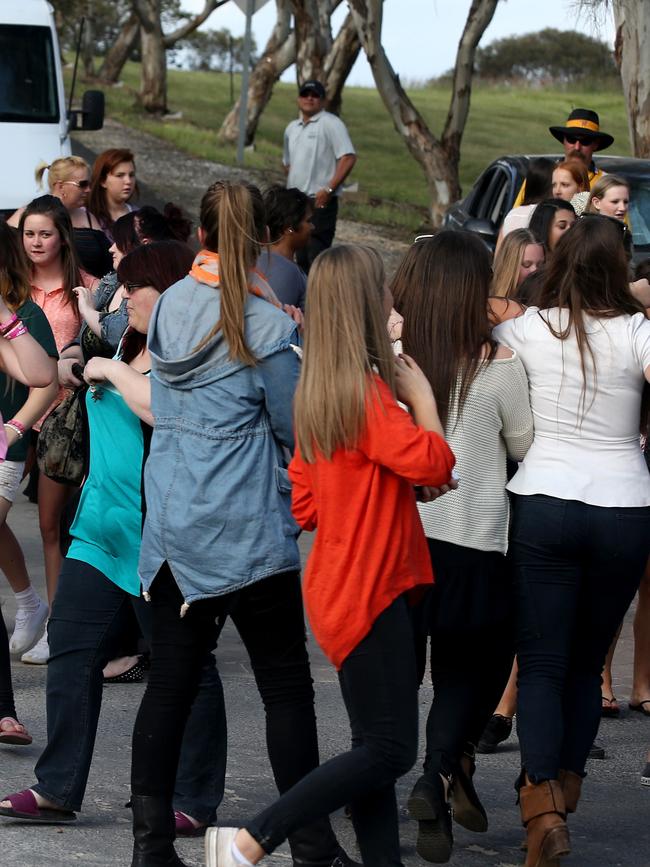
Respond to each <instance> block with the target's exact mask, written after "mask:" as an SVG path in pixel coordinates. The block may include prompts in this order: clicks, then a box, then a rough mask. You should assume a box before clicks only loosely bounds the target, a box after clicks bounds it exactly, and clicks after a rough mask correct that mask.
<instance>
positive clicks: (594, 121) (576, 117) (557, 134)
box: [548, 108, 614, 151]
mask: <svg viewBox="0 0 650 867" xmlns="http://www.w3.org/2000/svg"><path fill="white" fill-rule="evenodd" d="M548 131H549V132H550V134H551V135H552V136H553V137H554V138H556V139H557V140H558V141H561V142H563V141H564V137H565V136H567V135H576V134H579V135H581V136H584V137H585V138H589V139H592V140H596V139H598V145H597V147H596V150H597V151H604V150H605V148H608V147H609V146H610V145H612V144H614V136H613V135H609V133H606V132H602V131H601V129H600V120H599V118H598V115H597V114H596V112H595V111H590V110H589V109H588V108H574V109H573V111H572V112H571V114H570V115H569V117H568V118H567V122H566V126H549V128H548Z"/></svg>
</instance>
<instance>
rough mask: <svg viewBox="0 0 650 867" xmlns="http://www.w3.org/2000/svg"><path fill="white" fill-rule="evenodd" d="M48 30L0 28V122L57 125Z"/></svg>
mask: <svg viewBox="0 0 650 867" xmlns="http://www.w3.org/2000/svg"><path fill="white" fill-rule="evenodd" d="M58 120H59V100H58V95H57V81H56V69H55V65H54V50H53V46H52V36H51V33H50V29H49V27H34V26H28V25H24V24H0V121H5V122H7V121H9V122H16V123H58Z"/></svg>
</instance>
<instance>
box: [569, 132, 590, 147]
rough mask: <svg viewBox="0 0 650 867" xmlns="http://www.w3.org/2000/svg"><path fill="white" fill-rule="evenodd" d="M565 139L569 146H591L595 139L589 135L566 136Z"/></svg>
mask: <svg viewBox="0 0 650 867" xmlns="http://www.w3.org/2000/svg"><path fill="white" fill-rule="evenodd" d="M564 138H565V141H567V142H568V143H569V144H576V143H577V142H580V144H583V145H589V144H592V143H593V141H594V140H593V138H591V136H588V135H566V134H565V136H564Z"/></svg>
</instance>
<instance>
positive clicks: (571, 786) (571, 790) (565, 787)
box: [557, 770, 582, 813]
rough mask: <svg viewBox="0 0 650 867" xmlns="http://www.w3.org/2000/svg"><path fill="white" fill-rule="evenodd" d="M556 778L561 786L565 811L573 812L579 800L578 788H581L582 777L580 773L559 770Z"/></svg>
mask: <svg viewBox="0 0 650 867" xmlns="http://www.w3.org/2000/svg"><path fill="white" fill-rule="evenodd" d="M557 778H558V780H559V783H560V786H562V794H563V795H564V804H565V806H566V811H567V813H575V811H576V809H577V808H578V801H579V800H580V790H581V789H582V777H581V776H580V774H574V773H573V771H564V770H560V771H559V772H558V775H557Z"/></svg>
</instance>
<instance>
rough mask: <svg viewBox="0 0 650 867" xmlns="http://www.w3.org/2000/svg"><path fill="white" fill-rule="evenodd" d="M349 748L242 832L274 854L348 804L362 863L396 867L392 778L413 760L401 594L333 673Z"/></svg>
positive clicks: (412, 695) (412, 689)
mask: <svg viewBox="0 0 650 867" xmlns="http://www.w3.org/2000/svg"><path fill="white" fill-rule="evenodd" d="M339 682H340V685H341V692H342V693H343V699H344V701H345V705H346V708H347V711H348V716H349V718H350V726H351V729H352V735H353V748H352V749H351V750H349V751H348V752H345V753H341V755H338V756H336V757H335V758H333V759H330V760H329V761H327V762H325V763H324V764H322V765H321V766H320V767H319V768H316V769H315V770H313V771H312V772H311V773H310V774H308V775H307V776H306V777H305V778H304V779H303V780H301V781H300V782H299V783H297V785H295V786H294V787H293V788H292V789H291V790H290V791H288V792H287V793H286V794H285V795H283V796H282V797H281V798H280V799H279V800H277V801H276V802H275V803H274V804H272V805H271V806H270V807H269V808H268V809H266V810H264V811H263V812H262V813H260V814H259V815H258V816H257V817H256V818H255V819H254V820H253V821H252V822H249V823H247V825H246V828H247V830H248V831H249V833H250V834H252V836H253V837H254V838H255V839H256V840H257V841H258V842H259V844H260V846H262V848H263V849H264V850H265V851H266V852H272V851H273V850H274V849H275V848H276V847H277V846H278V845H279V844H280V843H282V842H283V840H285V839H286V837H287V835H288V834H290V833H291V832H292V831H293V829H294V828H296V827H299V826H300V825H301V824H304V823H305V822H313V821H314V820H315V819H317V818H318V817H319V816H327V815H328V814H329V813H331V812H333V811H334V810H336V809H338V808H339V807H342V806H343V805H344V804H349V805H350V809H351V813H352V821H353V823H354V829H355V832H356V835H357V840H358V841H359V848H360V850H361V856H362V859H363V863H364V864H367V865H372V867H400V865H401V864H402V861H401V858H400V845H399V830H398V813H397V803H396V800H395V780H396V779H397V778H398V777H400V776H402V775H403V774H405V773H407V771H409V770H410V768H411V767H412V766H413V764H414V762H415V759H416V756H417V739H418V705H417V679H416V666H415V653H414V648H413V632H412V625H411V619H410V615H409V611H408V607H407V604H406V600H405V598H404V597H399V598H398V599H396V600H395V601H394V602H393V603H392V605H390V606H389V607H388V608H387V609H386V610H385V611H384V612H383V613H382V614H380V615H379V617H378V618H377V620H376V621H375V623H374V624H373V627H372V629H371V630H370V632H369V633H368V635H367V636H366V637H365V638H364V639H363V641H361V642H360V644H358V645H357V647H355V649H354V650H353V651H352V653H350V655H349V656H348V657H346V659H345V661H344V662H343V665H342V666H341V670H340V671H339Z"/></svg>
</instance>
